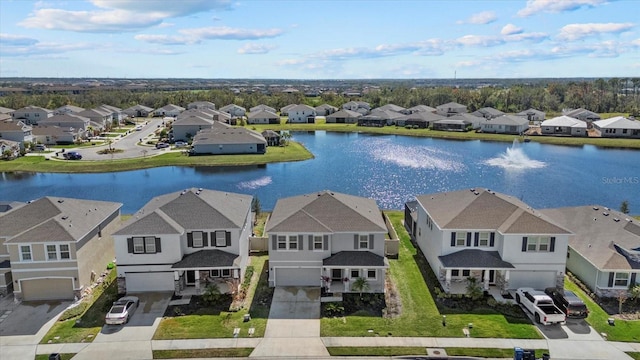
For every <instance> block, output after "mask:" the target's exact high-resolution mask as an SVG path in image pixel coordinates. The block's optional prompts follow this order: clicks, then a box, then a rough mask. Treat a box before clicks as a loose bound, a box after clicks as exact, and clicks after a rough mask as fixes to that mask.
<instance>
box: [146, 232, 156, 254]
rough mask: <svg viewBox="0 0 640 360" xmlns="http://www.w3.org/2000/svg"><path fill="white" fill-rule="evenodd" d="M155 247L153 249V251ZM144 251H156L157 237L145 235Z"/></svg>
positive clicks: (150, 252) (151, 252)
mask: <svg viewBox="0 0 640 360" xmlns="http://www.w3.org/2000/svg"><path fill="white" fill-rule="evenodd" d="M151 249H153V251H151ZM144 252H145V253H147V254H155V253H156V238H155V237H153V236H145V238H144Z"/></svg>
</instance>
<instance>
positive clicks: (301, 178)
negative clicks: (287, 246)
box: [0, 131, 640, 214]
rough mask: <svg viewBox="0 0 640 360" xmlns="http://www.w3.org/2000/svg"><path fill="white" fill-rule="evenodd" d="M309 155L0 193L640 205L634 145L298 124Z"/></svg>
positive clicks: (11, 181)
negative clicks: (195, 193)
mask: <svg viewBox="0 0 640 360" xmlns="http://www.w3.org/2000/svg"><path fill="white" fill-rule="evenodd" d="M293 139H294V140H296V141H299V142H301V143H303V144H304V145H305V146H306V147H307V148H308V149H309V150H310V151H311V152H312V153H313V154H314V155H315V158H314V159H312V160H307V161H301V162H290V163H278V164H267V165H261V166H241V167H162V168H154V169H146V170H136V171H127V172H116V173H102V174H50V173H2V174H0V200H3V201H7V200H17V201H28V200H33V199H37V198H39V197H42V196H63V197H76V198H86V199H97V200H109V201H117V202H121V203H123V204H124V206H123V208H122V213H124V214H130V213H134V212H135V211H137V210H138V209H140V208H141V207H142V206H143V205H144V204H145V203H146V202H147V201H149V200H150V199H151V198H153V197H154V196H158V195H161V194H165V193H169V192H173V191H179V190H182V189H185V188H188V187H202V188H208V189H214V190H221V191H229V192H238V193H245V194H251V195H254V196H257V197H258V199H259V200H260V203H261V205H262V209H264V210H270V209H273V207H274V205H275V202H276V201H277V200H278V199H279V198H282V197H288V196H293V195H299V194H306V193H310V192H314V191H319V190H333V191H337V192H344V193H348V194H353V195H359V196H365V197H370V198H373V199H375V200H376V201H377V202H378V205H379V206H380V207H381V208H383V209H401V208H402V207H403V205H404V203H405V202H406V201H407V200H411V199H412V198H413V197H414V196H415V195H420V194H426V193H431V192H440V191H450V190H458V189H463V188H471V187H484V188H490V189H492V190H495V191H499V192H503V193H506V194H510V195H512V196H515V197H517V198H520V199H522V200H523V201H525V202H526V203H528V204H529V205H531V206H533V207H534V208H545V207H562V206H576V205H585V204H600V205H603V206H609V207H612V208H616V209H617V208H619V206H620V203H621V202H622V201H623V200H628V201H629V203H630V209H631V211H632V213H640V151H638V150H620V149H602V148H597V147H594V146H591V145H586V146H583V147H568V146H555V145H543V144H538V143H535V142H529V143H523V144H517V145H515V146H514V145H512V144H507V143H500V142H486V141H480V140H473V141H455V140H443V139H432V138H419V137H407V136H395V135H371V134H360V133H332V132H324V131H318V132H315V133H314V132H309V133H307V132H296V133H294V135H293Z"/></svg>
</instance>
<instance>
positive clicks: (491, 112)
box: [471, 107, 504, 119]
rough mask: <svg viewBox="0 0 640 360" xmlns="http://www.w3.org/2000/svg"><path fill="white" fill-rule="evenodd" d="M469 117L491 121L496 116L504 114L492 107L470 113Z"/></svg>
mask: <svg viewBox="0 0 640 360" xmlns="http://www.w3.org/2000/svg"><path fill="white" fill-rule="evenodd" d="M471 115H474V116H478V117H482V118H485V119H493V118H497V117H498V116H502V115H504V113H503V112H502V111H500V110H498V109H494V108H492V107H483V108H481V109H478V110H476V111H474V112H472V113H471Z"/></svg>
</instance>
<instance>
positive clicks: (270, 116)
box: [247, 110, 280, 124]
mask: <svg viewBox="0 0 640 360" xmlns="http://www.w3.org/2000/svg"><path fill="white" fill-rule="evenodd" d="M247 123H248V124H280V116H279V115H278V114H276V113H275V112H272V111H267V110H258V111H256V112H250V113H249V115H248V116H247Z"/></svg>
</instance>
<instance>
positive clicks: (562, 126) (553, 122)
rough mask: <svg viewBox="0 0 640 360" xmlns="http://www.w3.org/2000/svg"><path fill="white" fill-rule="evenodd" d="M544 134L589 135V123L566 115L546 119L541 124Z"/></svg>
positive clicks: (541, 130)
mask: <svg viewBox="0 0 640 360" xmlns="http://www.w3.org/2000/svg"><path fill="white" fill-rule="evenodd" d="M540 132H541V133H542V135H564V136H587V135H588V134H587V123H586V122H584V121H582V120H578V119H576V118H572V117H569V116H566V115H562V116H557V117H554V118H552V119H549V120H545V121H543V122H542V123H541V124H540Z"/></svg>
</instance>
